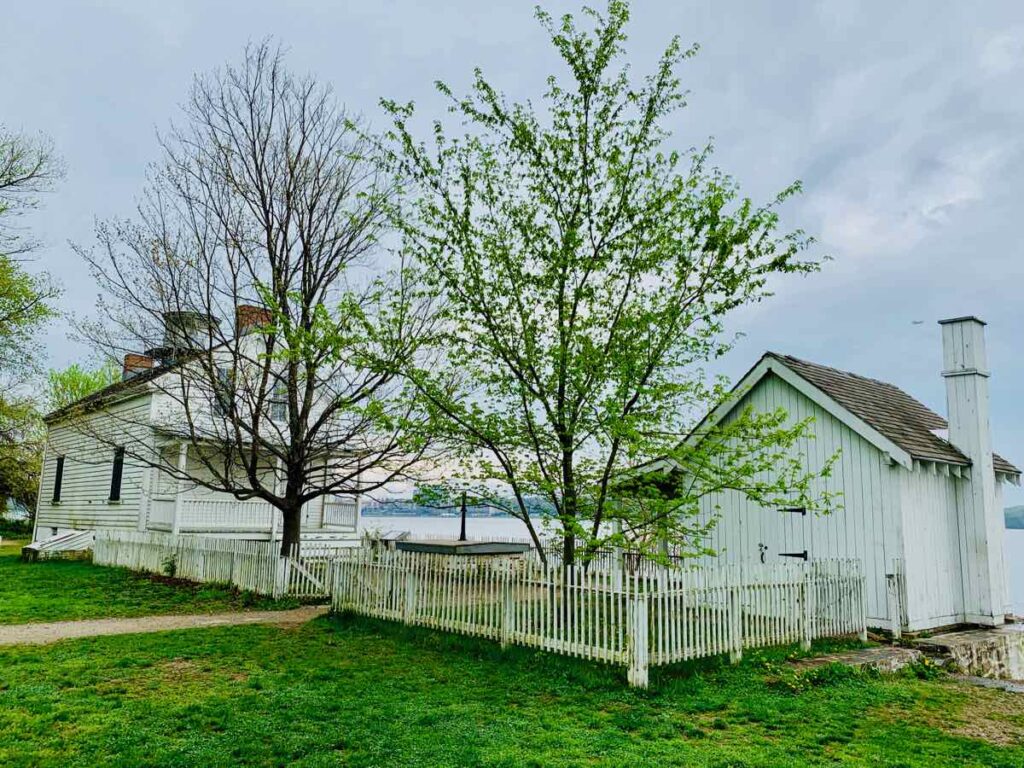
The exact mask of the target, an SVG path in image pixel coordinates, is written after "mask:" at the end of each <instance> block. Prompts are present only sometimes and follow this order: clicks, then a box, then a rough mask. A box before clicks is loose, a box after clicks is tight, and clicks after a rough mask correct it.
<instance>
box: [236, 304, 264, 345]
mask: <svg viewBox="0 0 1024 768" xmlns="http://www.w3.org/2000/svg"><path fill="white" fill-rule="evenodd" d="M270 319H271V318H270V310H269V309H267V308H266V307H257V306H256V305H254V304H239V305H238V306H237V307H236V308H235V336H236V337H238V336H244V335H245V334H246V333H248V332H249V331H250V330H251V329H252V328H253V327H255V326H257V325H265V324H267V323H269V322H270Z"/></svg>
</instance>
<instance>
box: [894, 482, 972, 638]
mask: <svg viewBox="0 0 1024 768" xmlns="http://www.w3.org/2000/svg"><path fill="white" fill-rule="evenodd" d="M901 481H902V482H901V487H900V489H901V493H902V496H901V502H902V508H903V524H904V526H905V530H906V532H907V541H908V546H907V548H906V552H905V553H904V556H903V576H904V583H903V587H904V591H905V594H904V595H903V596H904V597H905V599H906V606H905V611H906V614H907V621H908V628H910V629H915V628H918V627H925V626H938V625H941V624H954V623H956V622H957V621H959V620H961V619H960V617H962V616H963V614H964V609H965V604H964V584H963V578H962V573H963V571H962V568H961V558H962V553H961V549H960V543H961V542H960V535H959V532H958V528H959V523H958V521H957V487H958V486H960V485H963V484H964V481H963V480H962V479H959V478H957V477H955V476H953V475H950V474H949V473H948V472H945V473H944V472H942V471H939V470H938V469H937V468H936V467H935V465H925V466H921V465H919V463H918V462H915V471H914V472H904V473H902V477H901ZM911 543H912V545H910V544H911Z"/></svg>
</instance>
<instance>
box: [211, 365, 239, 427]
mask: <svg viewBox="0 0 1024 768" xmlns="http://www.w3.org/2000/svg"><path fill="white" fill-rule="evenodd" d="M234 379H235V377H234V376H232V375H231V369H230V368H229V367H227V366H218V368H217V384H216V386H215V387H214V393H213V412H214V413H215V414H217V415H218V416H226V415H227V414H228V412H229V411H230V410H231V402H232V400H234V397H235V382H234Z"/></svg>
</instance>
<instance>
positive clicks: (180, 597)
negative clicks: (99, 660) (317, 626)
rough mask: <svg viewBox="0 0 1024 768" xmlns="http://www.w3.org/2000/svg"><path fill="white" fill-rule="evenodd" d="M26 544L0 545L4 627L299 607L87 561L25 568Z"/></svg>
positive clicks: (0, 617) (44, 563) (0, 614)
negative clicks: (79, 620) (23, 554)
mask: <svg viewBox="0 0 1024 768" xmlns="http://www.w3.org/2000/svg"><path fill="white" fill-rule="evenodd" d="M25 543H26V542H23V541H8V540H4V542H3V545H2V546H0V624H21V623H25V622H37V621H66V620H72V619H98V618H107V617H117V616H150V615H157V614H168V613H217V612H220V611H235V610H244V609H248V608H254V609H257V608H287V607H293V606H294V605H296V604H297V603H295V602H294V601H287V602H286V601H274V600H270V599H269V598H262V597H259V596H256V595H252V594H246V593H240V592H238V591H237V590H232V589H228V588H226V587H220V586H211V585H208V584H193V583H191V582H183V581H181V580H171V579H167V578H165V577H160V576H148V575H144V574H136V573H132V572H131V571H128V570H127V569H124V568H103V567H100V566H95V565H92V564H91V563H90V562H88V561H83V560H44V561H41V562H38V563H23V562H21V560H20V559H19V558H20V554H21V546H22V545H23V544H25Z"/></svg>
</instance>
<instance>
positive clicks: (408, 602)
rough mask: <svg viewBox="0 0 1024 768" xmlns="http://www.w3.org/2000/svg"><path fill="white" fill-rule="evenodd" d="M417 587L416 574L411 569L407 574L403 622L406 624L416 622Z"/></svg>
mask: <svg viewBox="0 0 1024 768" xmlns="http://www.w3.org/2000/svg"><path fill="white" fill-rule="evenodd" d="M416 586H417V584H416V574H415V573H414V572H413V570H412V568H411V567H410V569H409V570H407V571H406V572H405V606H404V608H403V611H402V620H403V621H404V622H405V623H406V624H413V623H415V621H416Z"/></svg>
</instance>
